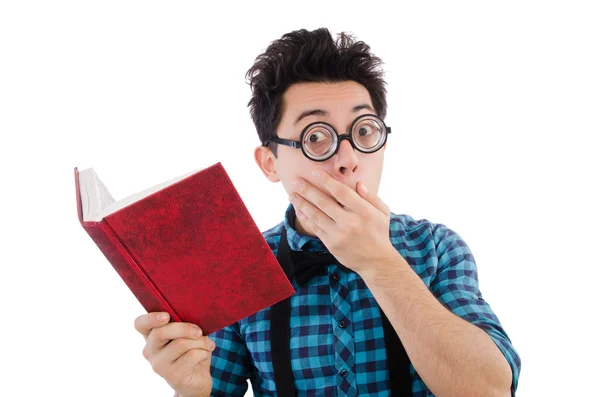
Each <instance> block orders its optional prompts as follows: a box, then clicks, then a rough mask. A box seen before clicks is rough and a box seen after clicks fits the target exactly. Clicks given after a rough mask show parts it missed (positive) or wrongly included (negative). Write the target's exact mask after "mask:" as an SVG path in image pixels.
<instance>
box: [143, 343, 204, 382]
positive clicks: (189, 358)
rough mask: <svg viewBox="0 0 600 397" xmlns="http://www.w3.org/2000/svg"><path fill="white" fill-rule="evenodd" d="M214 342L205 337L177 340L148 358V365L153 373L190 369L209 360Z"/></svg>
mask: <svg viewBox="0 0 600 397" xmlns="http://www.w3.org/2000/svg"><path fill="white" fill-rule="evenodd" d="M214 349H215V342H214V341H213V340H211V339H210V338H209V337H207V336H202V337H200V338H199V339H187V338H178V339H175V340H173V341H172V342H171V343H169V344H168V345H167V346H165V347H164V348H163V349H161V350H159V351H158V352H157V353H156V354H155V355H154V356H152V357H151V358H150V360H148V361H150V364H152V368H153V369H154V371H155V372H157V373H159V374H162V373H168V371H169V367H172V366H173V365H174V364H175V368H177V367H179V366H181V367H183V368H192V367H194V365H196V364H198V363H199V362H201V361H206V360H209V359H210V357H211V354H212V352H213V350H214Z"/></svg>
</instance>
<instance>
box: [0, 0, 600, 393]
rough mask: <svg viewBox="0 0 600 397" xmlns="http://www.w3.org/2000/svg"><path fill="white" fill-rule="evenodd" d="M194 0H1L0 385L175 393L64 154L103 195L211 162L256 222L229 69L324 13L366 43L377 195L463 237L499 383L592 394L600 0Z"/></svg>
mask: <svg viewBox="0 0 600 397" xmlns="http://www.w3.org/2000/svg"><path fill="white" fill-rule="evenodd" d="M199 3H200V2H156V1H123V0H120V1H103V2H83V1H71V2H66V1H53V2H41V1H40V2H37V3H34V2H29V1H18V2H17V1H11V2H9V1H6V2H3V3H2V5H0V57H1V58H0V69H1V70H0V137H1V141H0V155H1V156H0V162H1V167H0V173H1V186H2V194H1V196H0V200H2V202H1V207H2V209H3V211H2V217H1V218H0V219H1V220H0V225H1V229H0V230H1V233H2V236H1V237H2V238H1V240H0V244H1V248H2V255H1V259H0V261H1V262H0V263H1V266H2V267H1V270H2V273H1V274H2V276H1V279H0V281H1V283H2V287H1V289H0V293H1V294H2V296H1V298H2V299H1V302H2V309H3V310H2V320H1V327H0V332H1V338H0V341H1V343H2V347H1V348H0V357H2V358H1V360H2V369H1V372H0V378H1V379H2V380H1V381H0V395H2V396H9V395H15V396H16V395H19V396H41V395H60V396H63V397H64V396H108V395H110V396H147V397H150V396H156V397H159V396H161V397H163V396H172V394H173V392H172V390H171V389H170V387H169V386H168V385H167V384H166V382H165V381H164V380H163V379H162V378H160V377H159V376H158V375H157V374H155V373H154V372H153V371H152V369H151V367H150V364H149V363H148V362H147V361H145V359H144V358H143V356H142V348H143V346H144V341H143V338H142V337H141V336H140V335H139V334H137V333H136V331H135V330H134V327H133V321H134V319H135V318H136V317H137V316H138V315H140V314H142V313H143V308H142V307H141V305H140V304H139V303H138V302H137V300H136V299H135V298H134V296H133V295H132V294H131V293H130V291H129V290H128V289H127V288H126V286H125V284H124V283H123V282H122V281H121V279H120V278H119V277H118V275H117V274H116V273H115V272H114V270H113V269H112V267H111V266H110V264H109V263H108V262H107V261H106V259H105V258H104V257H103V255H102V254H101V252H100V251H99V250H98V248H97V247H96V246H95V244H94V243H93V242H92V240H91V239H90V238H89V236H88V235H87V234H86V232H85V231H84V230H83V228H82V227H81V225H80V224H79V222H78V219H77V212H76V206H75V204H76V203H75V189H74V177H73V169H74V167H78V168H79V169H80V170H83V169H85V168H88V167H93V168H94V169H95V170H96V171H97V173H98V175H99V176H100V178H101V179H102V180H103V181H104V183H105V184H106V186H107V187H108V189H109V190H110V192H111V193H112V194H113V196H114V197H115V198H117V199H119V198H123V197H125V196H127V195H129V194H131V193H134V192H137V191H139V190H142V189H145V188H146V187H148V186H152V185H154V184H158V183H160V182H163V181H165V180H167V179H170V178H172V177H175V176H178V175H180V174H184V173H186V172H188V171H191V170H193V169H197V168H201V167H205V166H209V165H212V164H214V163H216V162H217V161H221V162H222V163H223V165H224V166H225V168H226V170H227V171H228V173H229V175H230V177H231V179H232V180H233V182H234V184H235V185H236V187H237V188H238V191H239V192H240V194H241V196H242V198H243V199H244V201H245V202H246V204H247V206H248V208H249V210H250V212H251V214H252V216H253V217H254V219H255V221H256V223H257V225H258V226H259V228H260V229H261V230H266V229H267V228H270V227H272V226H274V225H275V224H277V223H279V222H280V221H281V220H282V219H283V213H284V210H285V208H286V206H287V204H288V202H287V196H286V195H285V192H284V190H283V188H282V187H281V186H280V185H279V184H271V183H270V182H268V181H267V180H266V179H264V177H263V176H262V174H261V173H260V172H259V169H258V168H257V167H256V165H255V163H254V160H253V156H252V151H253V149H254V147H255V146H256V145H258V138H257V135H256V132H255V129H254V125H253V124H252V122H251V119H250V116H249V113H248V109H247V107H246V104H247V102H248V100H249V98H250V89H249V87H248V85H247V84H246V83H245V80H244V74H245V72H246V70H247V69H248V68H249V67H250V66H251V65H252V63H253V60H254V57H255V56H257V55H258V54H259V53H260V52H262V51H263V50H264V49H265V48H266V47H267V46H268V44H269V43H270V41H272V40H275V39H277V38H279V37H281V35H283V34H284V33H286V32H289V31H291V30H295V29H300V28H306V29H310V30H312V29H315V28H318V27H321V26H325V27H328V28H329V29H330V31H331V32H332V33H337V32H340V31H342V30H343V31H350V32H353V33H354V34H355V35H356V37H357V38H358V39H359V40H364V41H365V42H367V43H368V44H370V45H371V48H372V50H373V52H374V53H375V54H376V55H378V56H380V57H381V58H383V60H384V62H385V65H384V69H385V71H386V72H387V81H388V83H389V86H388V89H389V96H388V99H389V108H388V117H387V119H386V122H387V124H388V125H390V126H392V128H393V131H394V133H393V134H392V135H391V136H390V140H389V145H388V148H387V152H386V161H385V167H384V174H383V180H382V186H381V189H380V192H379V193H380V197H381V198H382V199H383V200H384V201H385V202H386V203H387V204H388V205H389V206H390V207H391V209H392V211H393V212H395V213H405V214H409V215H411V216H413V217H414V218H416V219H420V218H426V219H428V220H430V221H432V222H437V223H443V224H445V225H447V226H448V227H450V228H452V229H453V230H455V231H456V232H458V233H459V234H460V235H461V236H462V237H463V238H464V239H465V241H466V242H467V243H468V245H469V247H470V248H471V250H472V251H473V253H474V256H475V259H476V261H477V264H478V268H479V276H480V287H481V290H482V292H483V296H484V298H485V299H486V300H487V301H488V302H490V304H491V305H492V308H493V309H494V311H495V312H496V314H497V315H498V316H499V318H500V320H501V322H502V325H503V326H504V327H505V329H506V330H507V332H508V334H509V336H510V337H511V339H512V341H513V343H514V345H515V347H516V348H517V350H518V352H519V353H520V355H521V358H522V360H523V368H522V376H521V379H520V385H519V391H518V395H520V396H559V395H561V396H563V395H569V396H575V395H584V394H585V395H592V394H594V393H595V390H597V386H596V385H597V383H596V379H597V372H598V369H599V366H598V364H597V357H598V356H599V355H600V349H599V347H598V342H597V329H596V328H595V327H594V326H593V324H594V323H595V322H596V320H597V314H598V312H599V310H598V297H597V296H598V295H597V292H596V291H597V289H598V282H599V280H598V277H599V276H600V273H599V271H598V266H599V265H600V260H599V259H598V248H599V244H598V237H599V233H598V222H599V221H600V213H599V210H598V202H600V195H599V194H598V185H599V183H598V180H599V177H598V171H599V170H600V164H599V160H598V149H599V146H598V143H597V138H598V134H599V133H600V114H599V113H600V94H599V93H600V78H599V75H600V73H599V72H598V71H600V51H599V50H600V24H599V23H598V21H599V20H600V12H599V8H598V5H597V2H594V1H588V2H584V1H562V2H559V1H544V2H542V1H538V2H533V1H504V2H493V3H492V2H481V1H454V2H441V1H438V2H434V1H429V2H419V3H418V4H417V3H416V2H415V3H411V4H408V3H399V4H396V3H394V5H393V7H392V6H391V4H392V3H391V2H390V3H380V2H376V1H369V2H361V3H358V2H356V3H353V2H349V1H345V2H343V3H338V4H334V3H329V2H325V1H319V2H314V3H311V2H295V3H289V4H288V3H284V2H272V3H261V2H245V3H239V5H236V4H232V3H230V2H217V5H210V6H208V5H199ZM198 305H202V302H198ZM11 393H12V394H11ZM250 393H251V392H250V389H249V393H248V394H250Z"/></svg>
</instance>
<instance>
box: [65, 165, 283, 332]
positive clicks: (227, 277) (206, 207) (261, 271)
mask: <svg viewBox="0 0 600 397" xmlns="http://www.w3.org/2000/svg"><path fill="white" fill-rule="evenodd" d="M75 190H76V199H77V213H78V215H79V221H80V223H81V225H82V226H83V228H84V229H85V230H86V231H87V233H88V234H89V235H90V237H91V238H92V240H93V241H94V242H95V243H96V245H97V246H98V248H100V251H102V253H103V254H104V256H105V257H106V258H107V259H108V261H109V262H110V263H111V264H112V266H113V267H114V269H115V270H116V271H117V273H118V274H119V276H121V278H122V279H123V281H124V282H125V284H126V285H127V287H129V289H130V290H131V292H132V293H133V295H135V297H136V298H137V300H138V301H139V302H140V303H141V305H142V306H143V307H144V309H145V310H146V311H147V312H155V311H165V312H168V313H169V314H170V315H171V320H172V321H181V322H189V323H193V324H196V325H198V326H199V327H200V328H202V330H203V331H204V334H205V335H208V334H211V333H213V332H214V331H217V330H219V329H221V328H223V327H225V326H227V325H230V324H232V323H234V322H236V321H238V320H241V319H243V318H245V317H247V316H249V315H251V314H253V313H256V312H257V311H259V310H262V309H264V308H266V307H269V306H271V305H273V304H275V303H277V302H279V301H281V300H283V299H286V298H288V297H289V296H291V295H293V294H294V292H295V291H294V288H293V287H292V285H291V284H290V282H289V280H288V278H287V277H286V275H285V274H284V272H283V270H282V269H281V267H280V265H279V263H278V262H277V258H275V256H274V255H273V253H272V252H271V249H270V248H269V245H268V244H267V242H266V241H265V239H264V237H263V236H262V234H261V232H260V230H259V229H258V227H257V226H256V224H255V223H254V220H253V219H252V217H251V215H250V213H249V212H248V209H247V208H246V206H245V204H244V203H243V201H242V199H241V197H240V196H239V194H238V192H237V190H236V189H235V187H234V185H233V183H232V182H231V180H230V179H229V176H228V175H227V173H226V172H225V169H224V168H223V166H222V165H221V163H217V164H215V165H212V166H210V167H208V168H206V169H203V170H200V171H194V172H192V173H189V174H186V175H183V176H180V177H178V178H175V179H173V180H171V181H168V182H165V183H163V184H161V185H157V186H154V187H153V188H150V189H147V190H145V191H143V192H140V193H138V194H135V195H132V196H129V197H127V198H125V199H123V200H120V201H115V200H114V199H113V198H112V196H111V195H110V193H109V192H108V190H107V189H106V188H105V186H104V184H103V183H102V182H101V181H100V179H99V178H98V176H97V175H96V173H95V172H94V170H93V169H92V168H88V169H86V170H83V171H78V170H77V167H75Z"/></svg>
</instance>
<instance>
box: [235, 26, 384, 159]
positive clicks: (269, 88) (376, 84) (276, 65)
mask: <svg viewBox="0 0 600 397" xmlns="http://www.w3.org/2000/svg"><path fill="white" fill-rule="evenodd" d="M382 63H383V62H382V61H381V59H380V58H378V57H376V56H374V55H373V54H371V52H370V47H369V46H368V45H367V44H365V43H364V42H362V41H355V39H354V37H353V36H352V34H349V33H344V32H342V33H340V34H339V35H338V38H337V39H336V40H335V41H334V39H333V37H332V36H331V34H330V33H329V30H328V29H326V28H320V29H316V30H313V31H311V32H309V31H307V30H306V29H301V30H295V31H293V32H290V33H286V34H284V35H283V36H282V37H281V39H279V40H275V41H273V42H271V44H270V45H269V47H268V48H267V49H266V51H265V52H264V53H262V54H260V55H259V56H257V57H256V59H255V60H254V65H252V67H251V68H250V69H249V70H248V72H247V73H246V81H247V82H248V84H249V85H250V89H251V91H252V98H251V99H250V101H249V102H248V107H249V108H250V116H251V117H252V121H253V122H254V125H255V126H256V131H257V132H258V137H259V138H260V142H261V144H262V143H263V142H265V141H266V140H269V139H271V138H273V137H275V136H276V133H277V131H276V130H277V126H278V125H279V122H280V121H281V117H282V113H283V112H282V108H283V93H284V92H285V90H287V89H288V87H289V86H290V85H292V84H294V83H300V82H326V83H329V82H332V83H333V82H341V81H347V80H353V81H355V82H357V83H359V84H362V85H363V86H364V87H365V88H366V89H367V91H368V92H369V95H370V97H371V101H372V103H373V107H374V109H375V111H376V112H377V115H378V116H379V117H380V118H382V119H384V118H385V114H386V111H387V101H386V89H385V84H386V82H385V81H384V80H383V70H382V69H381V64H382ZM269 148H270V149H271V151H272V152H273V154H274V155H275V156H277V145H276V144H275V143H270V144H269Z"/></svg>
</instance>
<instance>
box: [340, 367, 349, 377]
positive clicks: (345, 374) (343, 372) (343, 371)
mask: <svg viewBox="0 0 600 397" xmlns="http://www.w3.org/2000/svg"><path fill="white" fill-rule="evenodd" d="M340 375H341V376H342V378H345V377H346V376H348V371H346V370H345V369H343V370H341V371H340Z"/></svg>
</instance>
